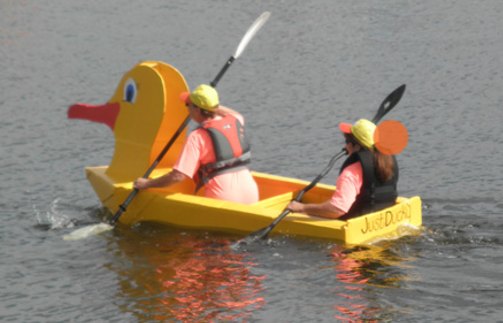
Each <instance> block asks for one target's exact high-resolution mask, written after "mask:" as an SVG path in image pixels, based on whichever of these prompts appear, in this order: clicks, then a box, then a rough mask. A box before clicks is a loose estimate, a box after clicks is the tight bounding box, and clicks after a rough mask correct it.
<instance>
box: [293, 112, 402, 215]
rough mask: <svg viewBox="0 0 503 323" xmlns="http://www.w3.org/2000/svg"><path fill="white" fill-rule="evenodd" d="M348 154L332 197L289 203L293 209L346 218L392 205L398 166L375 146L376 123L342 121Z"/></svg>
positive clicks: (364, 120) (395, 190) (341, 127)
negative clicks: (313, 201)
mask: <svg viewBox="0 0 503 323" xmlns="http://www.w3.org/2000/svg"><path fill="white" fill-rule="evenodd" d="M339 129H340V130H341V131H342V133H343V134H344V138H345V141H346V147H345V149H346V151H347V154H348V155H349V157H348V158H347V159H346V161H345V162H344V164H343V165H342V167H341V171H340V174H339V177H338V178H337V182H336V190H335V192H334V194H333V195H332V198H331V199H330V200H327V201H325V202H323V203H312V204H304V203H300V202H296V201H292V202H290V204H289V205H288V209H290V210H291V211H292V212H298V213H306V214H310V215H317V216H321V217H324V218H331V219H341V220H347V219H349V218H352V217H355V216H358V215H362V214H366V213H369V212H372V211H378V210H380V209H383V208H386V207H388V206H391V205H393V204H394V203H395V200H396V197H397V195H398V194H397V189H396V186H397V181H398V165H397V163H396V159H395V158H394V157H393V156H392V155H385V154H382V153H381V152H379V151H378V150H377V149H376V148H375V147H374V131H375V129H376V126H375V124H373V123H372V122H370V121H369V120H366V119H360V120H358V121H357V122H356V123H355V124H354V125H351V124H348V123H341V124H339Z"/></svg>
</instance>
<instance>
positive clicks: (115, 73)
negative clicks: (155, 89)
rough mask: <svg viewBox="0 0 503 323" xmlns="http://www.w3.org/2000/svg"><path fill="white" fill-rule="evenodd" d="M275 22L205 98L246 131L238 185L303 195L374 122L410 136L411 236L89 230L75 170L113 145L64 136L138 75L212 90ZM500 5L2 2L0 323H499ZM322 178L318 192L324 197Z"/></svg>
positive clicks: (89, 197) (92, 213) (100, 136)
mask: <svg viewBox="0 0 503 323" xmlns="http://www.w3.org/2000/svg"><path fill="white" fill-rule="evenodd" d="M266 10H268V11H271V13H272V16H271V18H270V20H269V22H268V23H267V24H266V25H265V27H264V29H263V30H262V31H261V32H260V33H259V34H258V35H257V36H256V38H255V39H253V41H252V43H251V44H250V46H249V47H248V48H247V49H246V52H245V53H244V54H243V56H242V57H241V58H240V59H239V60H238V61H237V62H236V63H234V65H233V66H232V68H231V69H230V70H229V71H228V73H227V74H226V75H225V77H224V78H223V79H222V81H221V82H220V83H219V91H220V93H221V97H222V101H223V103H224V104H226V105H229V106H233V107H235V108H237V109H239V110H240V111H242V112H243V114H244V115H245V116H246V118H247V122H248V127H249V129H250V132H252V141H253V145H254V162H253V168H254V169H256V170H259V171H263V172H267V173H273V174H278V175H285V176H290V177H298V178H303V179H307V180H311V179H313V178H314V177H315V176H316V175H317V174H318V173H319V172H320V171H321V170H322V169H323V168H324V167H325V165H326V163H327V162H328V160H329V159H330V157H331V156H332V155H333V154H334V153H335V152H337V151H339V150H340V147H341V145H342V138H341V136H340V135H339V134H338V131H337V127H336V125H337V123H338V122H340V121H349V122H353V121H355V120H356V119H358V118H360V117H367V118H370V117H371V116H372V115H373V114H374V112H375V110H376V109H377V107H378V105H379V104H380V102H381V101H382V100H383V99H384V97H385V96H386V95H387V94H388V93H389V92H391V91H392V90H393V89H394V88H396V87H397V86H398V85H400V84H402V83H406V84H407V91H406V93H405V95H404V97H403V98H402V101H401V102H400V104H399V105H398V106H397V107H396V108H395V110H394V111H392V112H391V113H390V115H389V117H390V118H394V119H398V120H400V121H402V122H403V123H404V124H405V125H406V126H407V128H408V130H409V134H410V141H409V145H408V147H407V148H406V150H405V151H404V152H403V153H402V154H401V155H400V156H399V162H400V166H401V179H400V187H399V188H400V192H401V194H402V195H406V196H412V195H420V196H421V197H422V198H423V202H424V209H423V221H424V228H423V232H422V233H421V235H419V236H415V237H406V238H402V239H399V240H396V241H389V242H382V243H379V244H377V245H373V246H366V247H355V248H349V247H345V246H341V245H338V244H334V243H329V242H324V241H314V240H304V239H298V238H293V237H273V239H272V240H270V241H268V242H267V243H265V242H264V243H260V244H256V245H252V246H249V247H247V248H246V249H245V250H238V251H236V250H232V249H231V248H229V244H230V243H231V242H233V241H235V240H236V239H238V238H239V237H236V236H228V235H221V234H218V233H209V232H191V231H181V230H177V229H173V228H166V227H159V226H153V225H138V226H135V227H133V228H123V227H120V228H118V229H117V230H114V231H111V232H108V233H105V234H102V235H99V236H95V237H92V238H89V239H86V240H83V241H82V240H81V241H75V242H69V241H64V240H63V239H62V236H63V235H64V234H66V233H69V232H71V231H72V230H74V229H75V228H77V227H80V226H83V225H86V224H89V223H94V222H97V221H99V220H100V219H102V218H103V216H104V215H105V214H104V211H103V210H102V209H101V207H100V203H99V201H98V199H97V198H96V196H95V194H94V192H93V190H92V189H91V187H90V185H89V183H88V182H87V180H86V179H85V176H84V173H83V167H85V166H88V165H105V164H108V163H109V162H110V159H111V156H112V153H113V147H114V143H113V136H112V133H111V131H110V130H109V129H108V128H107V127H104V126H103V125H99V124H94V123H89V122H82V121H81V122H79V121H69V120H67V119H66V109H67V107H68V106H69V105H70V104H72V103H75V102H89V103H104V102H105V101H107V100H108V99H109V98H110V97H111V96H112V94H113V93H114V91H115V88H116V86H117V83H118V82H119V80H120V78H121V77H122V75H123V74H124V73H125V72H126V71H128V70H129V69H130V68H132V67H133V66H134V65H135V64H136V63H137V62H139V61H141V60H161V61H165V62H167V63H170V64H172V65H174V66H175V67H177V68H178V69H179V70H180V71H181V72H182V73H183V74H184V76H185V77H186V79H187V81H188V83H189V85H190V86H194V85H196V84H199V83H202V82H209V81H210V80H212V79H213V77H214V76H215V74H216V73H217V72H218V70H219V69H220V67H221V66H222V65H223V63H224V62H225V60H226V59H227V58H228V57H229V56H230V55H231V54H232V53H233V52H234V50H235V48H236V46H237V44H238V43H239V41H240V39H241V37H242V36H243V35H244V32H245V31H246V29H247V28H248V26H249V25H250V24H251V22H252V21H253V20H254V19H255V18H256V17H258V16H259V15H260V13H261V12H263V11H266ZM502 16H503V1H499V0H492V1H490V0H487V1H486V0H482V1H468V0H466V1H465V0H460V1H454V0H444V1H434V0H428V1H413V0H411V1H403V0H396V1H366V0H363V1H331V0H330V1H329V0H324V1H293V0H292V1H276V0H274V1H253V2H252V1H248V2H244V1H225V0H218V1H202V0H201V1H178V0H176V1H146V2H140V1H135V2H132V1H117V0H111V1H105V2H103V1H85V2H84V1H61V0H59V1H57V0H52V1H48V0H45V1H43V0H39V1H23V0H19V1H14V0H0V71H1V74H0V89H1V92H0V147H1V155H0V196H1V197H0V216H1V219H2V226H1V227H0V244H1V246H2V247H1V252H0V258H1V259H2V261H1V267H0V272H1V274H2V279H1V280H0V290H1V292H0V321H2V322H147V321H188V322H197V321H200V322H208V321H252V322H310V321H311V322H312V321H316V322H334V321H335V322H337V321H341V322H345V321H359V320H363V321H365V320H368V321H379V322H388V321H389V322H391V321H392V322H430V321H436V322H474V321H477V322H502V321H503V319H502V317H503V310H502V308H503V280H502V272H503V251H502V250H503V248H502V245H503V242H502V238H501V236H502V232H503V217H502V215H503V202H502V199H501V197H502V196H503V195H502V192H501V186H502V184H503V175H502V174H503V162H502V159H501V156H502V155H501V152H502V151H503V136H502V130H503V126H502V121H503V112H502V106H503V95H502V94H501V93H502V88H503V75H502V71H503V69H502V67H503V62H502V55H501V53H502V52H503V36H502V33H501V30H503V22H502V21H503V20H502V19H501V17H502ZM335 176H336V171H333V172H331V173H330V174H329V175H328V176H327V178H325V179H324V182H326V183H333V182H334V179H335Z"/></svg>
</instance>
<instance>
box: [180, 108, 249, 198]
mask: <svg viewBox="0 0 503 323" xmlns="http://www.w3.org/2000/svg"><path fill="white" fill-rule="evenodd" d="M235 116H236V118H238V119H239V120H240V121H241V122H243V117H242V116H241V115H235ZM217 118H218V117H217ZM214 161H216V157H215V152H214V150H213V143H212V141H211V138H210V136H209V134H208V132H207V131H206V130H204V129H200V128H198V129H195V130H194V131H192V132H191V133H190V134H189V136H188V137H187V140H186V142H185V145H184V147H183V150H182V153H181V155H180V157H179V158H178V161H177V162H176V164H175V166H174V167H173V168H174V169H176V170H178V171H179V172H181V173H183V174H185V175H186V176H188V177H190V178H192V179H193V178H194V176H195V175H196V173H197V170H198V169H199V167H200V166H201V165H204V164H207V163H211V162H214ZM204 189H205V196H206V197H211V198H216V199H219V200H226V201H234V202H239V203H244V204H251V203H255V202H257V201H258V199H259V194H258V187H257V183H256V182H255V179H254V178H253V176H252V174H251V172H250V170H248V169H240V170H237V171H235V172H228V173H223V174H220V175H217V176H215V177H213V178H212V179H210V180H209V181H208V183H206V185H205V186H204Z"/></svg>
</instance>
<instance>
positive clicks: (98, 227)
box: [63, 11, 271, 240]
mask: <svg viewBox="0 0 503 323" xmlns="http://www.w3.org/2000/svg"><path fill="white" fill-rule="evenodd" d="M270 15H271V13H270V12H268V11H265V12H263V13H262V14H261V15H260V16H259V17H258V18H257V19H256V20H255V21H254V22H253V24H252V25H251V26H250V27H249V28H248V30H247V31H246V34H245V35H244V36H243V38H242V39H241V41H240V42H239V45H238V47H237V48H236V51H235V53H234V55H232V56H231V57H230V58H229V59H228V60H227V62H226V63H225V65H224V66H223V67H222V69H221V70H220V72H219V73H218V74H217V76H216V77H215V79H214V80H213V81H212V82H211V83H210V85H211V86H212V87H216V86H217V84H218V82H219V81H220V79H221V78H222V76H223V75H224V74H225V72H226V71H227V69H228V68H229V67H230V66H231V64H232V63H233V62H234V61H235V60H236V59H238V58H239V56H241V54H242V53H243V51H244V50H245V48H246V47H247V46H248V44H249V43H250V41H251V40H252V38H253V37H254V36H255V34H256V33H257V32H258V31H259V30H260V28H262V26H263V25H264V24H265V23H266V21H267V19H269V16H270ZM189 122H190V117H189V116H187V117H186V118H185V120H184V121H183V122H182V124H181V125H180V127H179V128H178V130H177V131H176V132H175V134H174V135H173V137H171V139H170V140H169V142H168V143H167V144H166V146H164V148H163V150H162V151H161V153H160V154H159V156H157V158H156V159H155V161H154V162H153V163H152V165H151V166H150V167H149V168H148V169H147V171H146V172H145V174H144V175H143V178H148V177H149V175H150V174H151V173H152V171H153V170H154V169H155V168H156V167H157V165H158V164H159V162H160V161H161V160H162V158H163V157H164V155H166V153H167V152H168V150H169V149H170V148H171V146H172V145H173V144H174V142H175V141H176V139H177V138H178V136H179V135H180V134H181V133H182V132H183V130H184V129H185V127H186V126H187V125H188V124H189ZM138 192H139V190H138V189H136V188H135V189H133V190H132V191H131V193H129V195H128V197H127V198H126V200H125V201H124V203H122V204H121V205H119V209H118V210H117V212H116V213H115V215H114V216H113V217H112V219H111V220H110V222H109V223H99V224H94V225H90V226H86V227H83V228H80V229H77V230H75V231H73V232H71V233H70V234H67V235H65V236H63V239H64V240H79V239H83V238H86V237H88V236H89V235H92V234H98V233H101V232H104V231H109V230H112V229H113V228H114V227H113V226H114V225H115V224H116V223H117V221H118V220H119V218H120V217H121V215H122V214H123V213H124V212H126V209H127V207H128V206H129V204H130V203H131V201H132V200H133V199H134V198H135V197H136V195H137V194H138Z"/></svg>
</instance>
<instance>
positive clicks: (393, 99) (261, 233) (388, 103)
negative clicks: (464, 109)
mask: <svg viewBox="0 0 503 323" xmlns="http://www.w3.org/2000/svg"><path fill="white" fill-rule="evenodd" d="M404 92H405V84H402V85H401V86H399V87H398V88H397V89H395V90H394V91H393V92H391V93H390V94H389V95H388V96H387V97H386V99H384V101H383V102H382V103H381V105H380V106H379V109H378V110H377V112H376V115H375V116H374V118H373V119H372V122H373V123H378V122H379V121H380V120H381V119H382V117H384V116H385V115H386V114H387V113H388V112H390V111H391V109H393V108H394V107H395V105H396V104H397V103H398V101H400V99H401V98H402V95H403V93H404ZM345 154H346V149H344V148H343V149H342V151H340V152H339V153H337V154H336V155H334V156H333V157H332V158H331V159H330V162H329V163H328V165H327V167H325V169H323V171H322V172H321V173H320V174H318V176H316V178H315V179H313V181H312V182H311V183H309V185H307V186H306V187H304V188H303V189H302V190H301V191H300V192H299V193H298V194H297V196H296V197H295V201H297V202H300V201H301V200H302V197H303V196H304V194H306V193H307V192H308V191H309V190H311V189H312V188H313V187H314V186H316V184H318V182H319V181H320V180H321V179H322V178H323V177H325V175H327V174H328V172H329V171H330V170H331V169H332V167H333V166H334V163H335V162H336V161H337V160H338V159H340V158H341V157H342V156H344V155H345ZM290 212H292V211H291V210H290V209H285V210H284V211H283V212H282V213H281V214H280V215H279V216H278V217H277V218H276V219H275V220H274V221H273V222H272V223H271V224H270V225H269V226H267V227H265V228H263V229H260V230H258V231H255V232H252V233H251V234H249V235H248V236H247V237H245V238H243V239H241V240H238V241H237V242H235V243H234V244H233V247H236V246H239V245H246V244H250V243H253V242H255V241H257V240H259V239H265V238H266V237H267V235H268V234H269V233H270V232H271V231H272V230H273V229H274V228H275V227H276V225H278V223H279V222H280V221H281V220H283V219H284V218H285V217H286V216H287V215H288V214H290Z"/></svg>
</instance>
